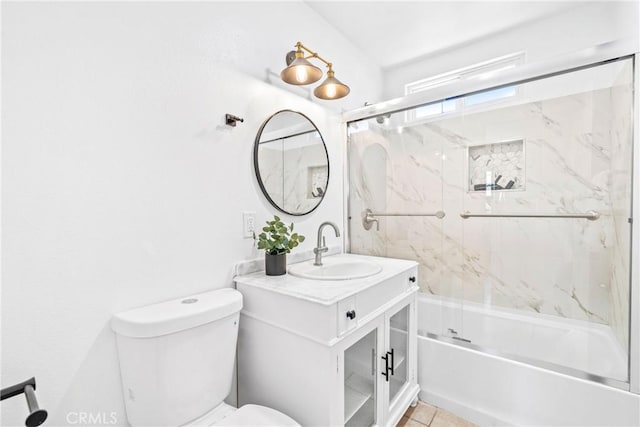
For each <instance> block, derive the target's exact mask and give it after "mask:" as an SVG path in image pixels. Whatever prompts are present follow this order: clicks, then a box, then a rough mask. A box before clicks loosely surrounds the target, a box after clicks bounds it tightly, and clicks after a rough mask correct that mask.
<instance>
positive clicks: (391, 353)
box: [387, 349, 395, 375]
mask: <svg viewBox="0 0 640 427" xmlns="http://www.w3.org/2000/svg"><path fill="white" fill-rule="evenodd" d="M393 353H394V351H393V349H391V351H387V354H388V355H389V356H391V367H390V368H389V370H390V371H391V375H394V373H393V369H394V368H393V366H394V365H395V363H394V357H393Z"/></svg>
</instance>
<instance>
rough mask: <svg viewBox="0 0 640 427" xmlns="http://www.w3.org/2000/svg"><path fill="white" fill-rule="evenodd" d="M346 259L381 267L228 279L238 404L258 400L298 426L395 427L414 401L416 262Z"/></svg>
mask: <svg viewBox="0 0 640 427" xmlns="http://www.w3.org/2000/svg"><path fill="white" fill-rule="evenodd" d="M343 256H344V255H343ZM348 256H349V257H358V258H361V259H367V260H372V261H374V262H376V263H378V264H379V265H380V266H381V267H382V272H380V273H378V274H376V275H373V276H370V277H366V278H363V279H354V280H341V281H323V280H309V279H302V278H298V277H294V276H291V275H289V274H287V275H285V276H278V277H269V276H265V275H264V273H262V272H260V273H254V274H249V275H246V276H238V277H236V279H235V280H236V286H237V289H238V290H239V291H240V292H241V293H242V294H243V296H244V308H243V310H242V312H241V319H240V332H239V341H238V346H239V348H238V404H240V405H244V404H247V403H255V404H261V405H266V406H269V407H272V408H275V409H277V410H280V411H282V412H284V413H286V414H287V415H289V416H291V417H293V418H294V419H295V420H297V421H298V422H299V423H301V424H302V425H304V426H311V425H317V426H328V425H330V426H337V425H348V426H350V425H354V426H356V425H357V426H368V425H395V423H397V422H398V421H399V420H400V418H401V417H402V414H403V413H404V412H405V410H406V409H407V407H408V406H409V405H410V404H411V403H412V402H413V401H414V400H415V399H416V397H417V394H418V391H419V387H418V385H417V382H416V381H417V372H416V357H417V330H416V328H417V326H416V293H417V289H418V286H417V264H416V263H415V262H413V261H405V260H396V259H389V258H376V257H365V256H361V255H348Z"/></svg>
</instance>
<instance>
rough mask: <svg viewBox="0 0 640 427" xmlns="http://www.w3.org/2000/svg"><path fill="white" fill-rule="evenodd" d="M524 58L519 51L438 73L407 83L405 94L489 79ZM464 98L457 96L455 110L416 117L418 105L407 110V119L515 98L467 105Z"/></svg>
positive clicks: (426, 118) (445, 113) (424, 118)
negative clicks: (472, 80) (466, 81)
mask: <svg viewBox="0 0 640 427" xmlns="http://www.w3.org/2000/svg"><path fill="white" fill-rule="evenodd" d="M524 60H525V54H524V52H517V53H512V54H509V55H504V56H500V57H497V58H493V59H490V60H487V61H483V62H479V63H477V64H473V65H469V66H467V67H463V68H459V69H457V70H453V71H449V72H446V73H442V74H438V75H435V76H432V77H428V78H425V79H421V80H417V81H414V82H411V83H407V84H406V85H405V95H410V94H414V93H417V92H422V91H426V90H430V89H433V88H436V87H439V86H445V85H449V84H452V83H455V82H461V81H464V80H471V79H487V78H490V77H492V76H493V75H494V74H496V73H498V72H500V71H503V70H506V69H509V68H514V67H517V66H519V65H522V64H523V63H524ZM515 96H518V90H517V87H516V93H515ZM464 99H465V97H459V98H456V100H455V101H456V106H455V108H454V110H453V111H448V112H445V111H442V110H441V112H440V113H434V114H430V115H426V116H423V117H416V111H417V110H418V109H419V108H420V107H421V106H417V107H415V108H412V109H409V110H407V111H406V113H405V121H406V122H414V121H417V120H429V119H435V118H438V119H439V118H442V117H444V116H449V115H453V114H456V113H460V112H461V111H464V110H469V109H474V108H483V107H485V106H487V105H492V104H495V103H500V102H504V101H505V100H513V97H511V96H509V97H503V98H496V99H493V100H487V101H485V102H481V103H478V104H475V105H473V106H467V105H465V104H464ZM445 101H447V100H442V101H439V102H437V103H435V104H438V103H439V104H441V105H443V104H444V102H445ZM427 105H428V104H427Z"/></svg>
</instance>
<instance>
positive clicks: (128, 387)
mask: <svg viewBox="0 0 640 427" xmlns="http://www.w3.org/2000/svg"><path fill="white" fill-rule="evenodd" d="M241 309H242V294H240V292H238V291H236V290H235V289H220V290H216V291H211V292H205V293H202V294H198V295H193V296H190V297H186V298H180V299H177V300H173V301H166V302H162V303H159V304H154V305H150V306H147V307H141V308H137V309H134V310H129V311H125V312H123V313H118V314H116V315H114V317H113V319H112V320H111V328H112V329H113V331H114V332H115V333H116V337H117V343H118V353H119V356H120V373H121V375H122V390H123V394H124V401H125V405H126V408H127V419H128V420H129V424H131V425H132V426H157V425H170V426H182V425H187V426H212V425H222V426H297V425H299V424H298V423H296V422H295V421H294V420H293V419H291V418H290V417H288V416H286V415H284V414H283V413H281V412H278V411H276V410H275V409H271V408H267V407H265V406H258V405H245V406H243V407H241V408H239V409H236V408H234V407H232V406H230V405H227V404H226V403H224V402H223V400H224V398H225V397H227V395H228V394H229V392H230V391H231V380H232V377H233V366H234V361H235V353H236V342H237V339H238V321H239V319H240V310H241Z"/></svg>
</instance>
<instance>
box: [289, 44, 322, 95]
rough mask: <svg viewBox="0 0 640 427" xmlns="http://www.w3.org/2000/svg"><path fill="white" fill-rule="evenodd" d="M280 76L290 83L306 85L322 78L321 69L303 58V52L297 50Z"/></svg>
mask: <svg viewBox="0 0 640 427" xmlns="http://www.w3.org/2000/svg"><path fill="white" fill-rule="evenodd" d="M280 78H281V79H282V80H283V81H285V82H287V83H289V84H290V85H298V86H299V85H308V84H311V83H315V82H317V81H318V80H320V79H321V78H322V70H321V69H320V68H318V67H316V66H315V65H313V64H312V63H311V62H309V61H307V60H306V59H304V54H303V53H302V51H300V50H298V51H297V52H296V59H294V60H293V61H291V64H289V66H288V67H287V68H285V69H284V70H282V72H281V73H280Z"/></svg>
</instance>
